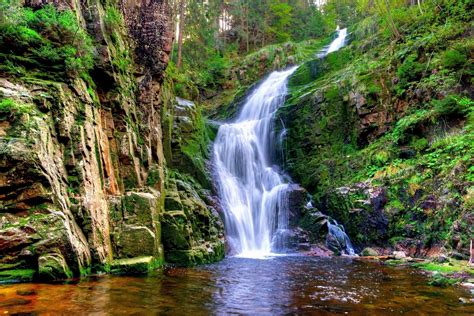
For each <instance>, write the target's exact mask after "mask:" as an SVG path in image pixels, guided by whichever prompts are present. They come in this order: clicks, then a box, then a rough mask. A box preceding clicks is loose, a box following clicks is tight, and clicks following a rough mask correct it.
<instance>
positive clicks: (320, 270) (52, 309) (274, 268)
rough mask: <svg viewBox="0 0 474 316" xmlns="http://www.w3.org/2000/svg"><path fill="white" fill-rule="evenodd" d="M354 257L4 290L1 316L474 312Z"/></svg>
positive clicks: (404, 274) (417, 278)
mask: <svg viewBox="0 0 474 316" xmlns="http://www.w3.org/2000/svg"><path fill="white" fill-rule="evenodd" d="M427 283H428V278H427V277H426V276H424V275H422V274H421V273H420V272H419V271H417V270H413V269H407V268H400V267H390V266H385V265H381V264H378V263H370V262H369V263H367V262H361V261H357V260H353V259H351V258H343V257H339V258H316V257H304V256H281V257H274V258H271V259H264V260H261V259H260V260H259V259H245V258H227V259H225V260H224V261H222V262H220V263H216V264H211V265H207V266H200V267H195V268H168V269H166V270H165V271H164V272H163V273H162V274H160V275H156V276H149V277H129V276H100V277H91V278H87V279H83V280H80V281H77V282H72V283H68V284H41V283H37V284H4V285H0V314H15V313H22V314H23V313H33V314H42V313H45V314H57V313H63V314H66V313H68V314H71V313H73V314H78V313H80V314H91V313H96V314H97V313H99V314H170V315H209V314H223V313H225V314H228V313H231V314H232V313H234V314H254V315H255V314H256V315H281V314H306V315H307V314H312V315H315V314H316V315H338V314H343V315H344V314H348V315H395V314H396V315H400V314H406V315H474V305H472V304H471V305H466V304H462V303H460V302H459V298H460V297H470V293H469V292H468V291H466V290H465V289H463V288H459V287H447V288H438V287H432V286H429V285H428V284H427Z"/></svg>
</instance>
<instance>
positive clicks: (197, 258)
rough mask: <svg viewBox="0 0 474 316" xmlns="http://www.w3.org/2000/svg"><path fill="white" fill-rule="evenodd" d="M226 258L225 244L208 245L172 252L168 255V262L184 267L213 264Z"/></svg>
mask: <svg viewBox="0 0 474 316" xmlns="http://www.w3.org/2000/svg"><path fill="white" fill-rule="evenodd" d="M224 256H225V250H224V243H222V242H220V241H219V242H217V243H206V244H204V245H201V246H199V247H194V248H192V249H190V250H172V251H169V252H167V253H166V261H167V262H171V263H175V264H178V265H184V266H193V265H199V264H206V263H213V262H216V261H220V260H222V259H223V258H224Z"/></svg>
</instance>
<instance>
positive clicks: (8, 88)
mask: <svg viewBox="0 0 474 316" xmlns="http://www.w3.org/2000/svg"><path fill="white" fill-rule="evenodd" d="M24 5H26V6H30V7H33V8H34V9H35V10H40V9H42V8H46V10H47V12H48V13H47V14H50V15H52V16H58V15H60V14H62V13H61V12H66V13H68V12H71V13H72V14H70V15H67V14H66V15H64V16H65V18H67V19H73V20H74V19H75V20H76V21H70V22H68V23H77V25H78V27H79V29H78V30H76V33H77V34H79V35H80V36H82V37H81V38H82V40H83V41H85V42H87V43H89V44H88V45H90V46H92V47H89V48H91V54H92V56H93V61H92V62H93V65H92V67H91V68H85V67H83V68H79V69H83V70H81V71H82V73H78V72H75V71H70V70H68V69H69V68H68V67H71V66H73V65H77V63H79V62H85V61H83V60H79V59H78V60H76V61H75V62H76V64H72V62H73V61H68V62H70V63H71V64H67V65H66V66H67V67H65V69H66V71H65V72H58V71H59V70H61V69H63V68H62V67H63V66H62V64H61V63H62V62H63V61H61V60H57V59H50V60H49V61H48V62H44V64H42V63H41V61H40V60H39V59H38V60H34V58H37V57H34V58H33V59H31V60H30V59H27V58H23V59H15V56H16V55H15V54H17V55H21V54H25V55H27V54H28V53H27V52H25V51H22V49H28V47H26V48H25V47H18V48H15V50H12V51H10V52H7V53H6V52H3V51H2V55H1V56H2V57H1V58H4V56H8V55H5V54H11V55H12V56H11V57H12V60H15V62H14V63H13V64H8V65H9V66H8V67H10V68H8V67H7V68H5V67H3V68H2V69H1V71H0V254H1V255H0V279H10V280H14V279H18V280H29V279H31V278H32V277H39V278H42V279H57V278H69V277H71V276H73V275H74V276H78V275H80V274H87V273H89V272H90V271H91V269H93V270H101V269H102V270H105V271H110V268H112V271H113V272H119V271H121V270H124V271H127V270H130V271H142V272H144V271H148V268H146V267H149V268H150V269H151V268H156V267H157V266H159V265H160V264H162V263H163V261H164V254H165V252H166V248H165V249H163V239H162V234H164V235H165V236H166V237H167V238H170V240H171V239H175V238H180V237H179V236H174V235H173V234H171V235H170V233H169V231H170V230H169V229H168V227H169V226H166V225H165V227H166V228H167V230H166V233H163V231H162V223H163V222H164V223H166V224H167V223H168V222H169V221H168V217H167V216H165V215H164V211H165V197H166V195H167V190H166V188H165V178H166V168H167V165H166V159H165V153H164V150H163V146H164V145H163V143H168V144H169V143H170V138H169V137H170V136H171V135H170V134H165V135H163V126H164V127H165V129H167V128H169V126H168V125H166V124H167V123H166V120H167V118H169V117H172V116H173V107H174V106H175V105H176V104H175V102H174V97H173V96H172V92H171V91H172V87H171V86H170V85H169V83H166V82H165V83H164V82H163V81H164V70H165V68H166V65H167V63H168V55H169V52H170V50H171V40H172V33H171V27H170V25H169V20H168V13H167V4H166V2H165V1H162V0H149V1H140V2H136V1H127V0H123V1H96V0H90V1H77V0H64V1H62V0H61V1H49V0H41V1H25V4H24ZM48 5H53V6H54V7H52V6H48ZM13 9H14V10H22V9H21V5H20V6H17V7H12V10H13ZM19 12H20V11H19ZM12 23H14V22H12ZM28 27H30V26H29V25H28ZM31 27H33V26H31ZM54 27H58V28H59V27H62V26H61V25H58V26H54ZM42 36H44V42H45V43H46V44H44V45H48V44H47V43H48V41H53V40H54V41H55V45H56V46H57V47H61V45H62V44H64V45H76V43H74V42H72V43H71V44H68V43H62V42H61V40H67V39H61V38H59V39H58V38H47V36H52V35H51V34H49V33H48V34H46V33H45V34H42ZM2 40H4V39H2ZM41 45H42V44H41ZM79 48H81V47H79ZM79 48H78V49H79ZM81 49H82V48H81ZM77 54H78V55H79V53H77ZM84 54H86V53H84ZM14 55H15V56H14ZM78 55H77V58H83V59H84V60H85V59H86V57H87V56H88V55H84V56H85V57H84V56H80V57H79V56H78ZM28 56H29V57H28V58H30V56H31V55H28ZM41 58H43V57H41ZM48 58H49V57H48ZM51 58H52V57H51ZM2 60H3V59H2ZM25 60H26V61H25ZM23 62H32V63H33V64H29V66H28V67H29V68H22V69H25V70H24V71H25V72H24V73H23V72H22V73H18V72H15V69H17V68H16V67H24V66H25V65H24V64H22V63H23ZM2 63H3V62H2ZM55 63H58V64H57V65H56V64H55ZM32 65H33V66H32ZM58 69H59V70H58ZM39 70H41V71H40V72H38V71H39ZM61 71H62V70H61ZM170 100H171V101H170ZM177 111H179V109H177ZM163 122H164V123H163ZM191 128H193V127H191ZM167 130H168V129H167ZM169 158H171V157H169ZM203 163H204V162H203ZM182 186H183V187H185V189H183V188H181V189H179V190H178V189H177V190H176V191H170V196H171V197H172V196H174V194H177V195H180V194H181V195H180V199H181V200H180V201H182V202H180V203H182V206H180V207H175V208H172V209H170V211H181V212H183V213H185V216H186V219H187V220H188V221H189V222H190V223H191V224H190V225H191V226H192V227H193V229H194V233H193V234H194V236H193V237H192V240H190V239H189V238H188V237H185V238H188V241H190V243H191V244H192V247H191V248H190V249H189V250H193V251H194V250H195V249H197V248H199V247H201V248H202V249H204V250H203V253H205V254H204V255H202V256H201V257H203V258H204V257H206V258H208V259H206V260H207V261H211V260H214V259H218V258H221V257H222V256H223V252H222V251H221V250H220V248H223V246H222V244H219V245H217V246H215V247H214V246H213V245H214V244H213V242H216V240H219V238H222V236H221V235H219V234H220V233H219V229H220V226H219V225H220V224H219V220H218V219H217V218H216V217H215V214H212V213H211V209H209V208H208V206H207V205H206V204H205V203H204V202H203V201H202V200H201V199H199V197H195V196H194V195H195V191H193V190H194V189H193V188H192V187H188V186H187V185H186V184H185V183H184V184H183V185H182ZM186 190H187V191H186ZM181 192H186V193H181ZM189 192H191V193H189ZM189 194H191V195H193V197H192V198H191V197H189V196H188V195H189ZM195 221H199V223H196V222H195ZM201 222H202V223H205V224H206V225H207V226H205V227H204V226H202V225H201ZM200 225H201V226H200ZM214 225H216V227H217V228H215V227H214ZM173 233H176V234H186V232H185V231H183V230H176V231H174V232H173ZM186 236H187V235H186ZM169 243H170V242H168V241H167V243H165V244H166V245H168V244H169ZM211 244H212V245H211ZM219 247H220V248H219ZM214 248H215V251H216V253H218V254H216V255H213V256H211V255H209V249H214ZM169 249H170V251H171V250H174V249H172V248H169ZM180 250H183V249H181V248H180ZM170 256H171V257H172V255H170ZM170 256H168V257H170ZM197 256H198V255H197ZM195 261H196V262H199V260H195ZM201 261H202V260H201ZM193 262H194V261H193ZM184 263H187V262H184ZM127 266H130V268H127Z"/></svg>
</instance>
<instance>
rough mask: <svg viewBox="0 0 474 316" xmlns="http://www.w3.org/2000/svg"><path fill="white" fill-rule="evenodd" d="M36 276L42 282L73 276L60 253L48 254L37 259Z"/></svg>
mask: <svg viewBox="0 0 474 316" xmlns="http://www.w3.org/2000/svg"><path fill="white" fill-rule="evenodd" d="M38 276H39V278H40V279H42V280H48V281H50V280H58V279H68V278H71V277H72V276H73V274H72V272H71V270H70V269H69V266H68V265H67V263H66V260H65V259H64V257H63V256H62V254H61V253H50V254H44V255H41V256H40V257H39V258H38Z"/></svg>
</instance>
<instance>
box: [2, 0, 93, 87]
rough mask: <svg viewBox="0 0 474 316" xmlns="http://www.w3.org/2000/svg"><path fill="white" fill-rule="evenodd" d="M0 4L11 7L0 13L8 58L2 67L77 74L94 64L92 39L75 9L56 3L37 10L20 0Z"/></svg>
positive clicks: (4, 56) (5, 0)
mask: <svg viewBox="0 0 474 316" xmlns="http://www.w3.org/2000/svg"><path fill="white" fill-rule="evenodd" d="M0 7H1V8H7V9H6V10H5V11H2V12H5V14H2V15H0V60H1V61H6V62H8V63H7V64H5V65H4V66H2V67H1V68H0V70H3V71H6V72H10V73H12V74H17V71H15V68H16V67H20V66H22V65H24V66H27V67H29V68H38V70H39V71H40V72H38V75H40V76H51V75H52V76H54V73H56V72H61V73H66V74H67V75H69V76H76V75H78V74H80V73H83V72H87V71H89V70H90V69H91V68H92V67H93V64H94V61H93V54H92V40H91V39H90V37H89V36H88V35H87V33H86V32H85V30H84V29H82V27H81V26H80V25H79V24H78V22H77V18H76V16H75V15H74V13H73V12H72V11H70V10H66V11H61V12H60V11H58V10H57V9H56V8H55V7H54V6H53V5H46V6H44V7H43V8H41V9H39V10H36V11H33V10H32V9H31V8H26V7H21V6H20V5H19V1H17V0H1V1H0ZM50 73H51V74H50ZM56 78H61V76H56Z"/></svg>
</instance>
